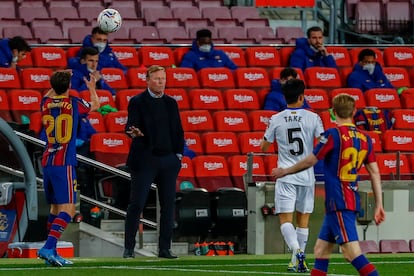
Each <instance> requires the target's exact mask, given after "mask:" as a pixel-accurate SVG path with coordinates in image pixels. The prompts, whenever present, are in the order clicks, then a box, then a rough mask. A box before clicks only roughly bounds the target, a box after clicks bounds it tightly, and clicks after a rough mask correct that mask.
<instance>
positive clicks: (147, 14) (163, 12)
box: [143, 5, 173, 25]
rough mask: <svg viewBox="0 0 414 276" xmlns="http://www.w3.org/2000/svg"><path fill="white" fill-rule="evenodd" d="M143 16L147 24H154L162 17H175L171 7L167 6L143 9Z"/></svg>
mask: <svg viewBox="0 0 414 276" xmlns="http://www.w3.org/2000/svg"><path fill="white" fill-rule="evenodd" d="M143 18H144V19H145V22H146V24H147V25H153V24H155V22H157V21H158V19H160V18H173V16H172V12H171V9H170V8H169V7H166V6H162V5H161V6H157V7H156V8H154V7H148V8H144V9H143Z"/></svg>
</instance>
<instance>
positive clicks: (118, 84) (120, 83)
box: [101, 68, 129, 89]
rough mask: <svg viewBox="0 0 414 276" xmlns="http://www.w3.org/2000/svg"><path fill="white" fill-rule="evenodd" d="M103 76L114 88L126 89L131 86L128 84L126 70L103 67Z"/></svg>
mask: <svg viewBox="0 0 414 276" xmlns="http://www.w3.org/2000/svg"><path fill="white" fill-rule="evenodd" d="M101 74H102V78H103V79H104V80H105V82H106V83H107V84H108V85H109V86H110V87H112V88H114V89H126V88H129V87H128V84H127V80H126V77H125V75H124V71H122V69H120V68H102V69H101Z"/></svg>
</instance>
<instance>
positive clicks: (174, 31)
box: [157, 19, 191, 43]
mask: <svg viewBox="0 0 414 276" xmlns="http://www.w3.org/2000/svg"><path fill="white" fill-rule="evenodd" d="M175 20H177V21H178V19H175ZM157 29H158V35H159V36H160V38H163V39H165V40H166V41H167V43H172V41H173V40H174V39H185V40H189V41H191V40H190V39H189V37H188V34H187V31H186V30H185V28H184V27H183V26H176V27H174V26H171V25H170V26H168V27H157Z"/></svg>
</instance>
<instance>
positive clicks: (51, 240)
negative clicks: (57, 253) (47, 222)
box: [44, 212, 72, 249]
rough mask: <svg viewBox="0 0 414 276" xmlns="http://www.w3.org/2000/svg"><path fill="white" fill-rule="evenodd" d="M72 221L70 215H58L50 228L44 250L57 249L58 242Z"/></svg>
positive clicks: (61, 213)
mask: <svg viewBox="0 0 414 276" xmlns="http://www.w3.org/2000/svg"><path fill="white" fill-rule="evenodd" d="M71 219H72V218H71V216H69V214H68V213H66V212H60V213H59V214H58V215H57V217H56V218H55V220H54V221H53V223H52V226H51V228H50V231H49V235H48V236H47V240H46V243H45V245H44V248H46V249H53V248H56V244H57V241H58V240H59V238H60V236H61V235H62V233H63V231H64V230H65V228H66V226H67V225H68V223H69V222H70V221H71Z"/></svg>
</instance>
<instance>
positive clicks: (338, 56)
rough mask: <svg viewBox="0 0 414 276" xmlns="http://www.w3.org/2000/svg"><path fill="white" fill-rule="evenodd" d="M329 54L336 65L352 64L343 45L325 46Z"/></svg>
mask: <svg viewBox="0 0 414 276" xmlns="http://www.w3.org/2000/svg"><path fill="white" fill-rule="evenodd" d="M326 49H327V51H328V53H329V54H331V55H332V56H333V57H334V59H335V63H336V66H338V67H344V66H353V64H352V63H351V57H350V56H349V52H348V49H347V48H346V47H343V46H328V47H326Z"/></svg>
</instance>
